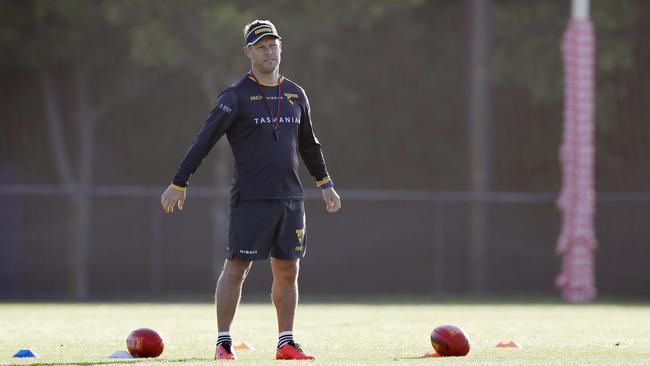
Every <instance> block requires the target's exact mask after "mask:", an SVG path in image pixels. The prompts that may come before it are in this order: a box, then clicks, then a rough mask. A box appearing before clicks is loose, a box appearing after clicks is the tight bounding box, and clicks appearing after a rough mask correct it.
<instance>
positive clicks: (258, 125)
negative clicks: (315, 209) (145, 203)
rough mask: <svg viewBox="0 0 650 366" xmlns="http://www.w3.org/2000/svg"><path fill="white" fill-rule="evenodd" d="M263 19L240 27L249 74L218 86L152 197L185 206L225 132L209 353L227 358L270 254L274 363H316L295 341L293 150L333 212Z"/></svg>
mask: <svg viewBox="0 0 650 366" xmlns="http://www.w3.org/2000/svg"><path fill="white" fill-rule="evenodd" d="M280 40H281V38H280V36H279V35H278V32H277V30H276V28H275V26H274V25H273V24H272V23H271V22H270V21H268V20H255V21H253V22H251V23H250V24H248V25H246V27H244V43H245V47H244V53H245V54H246V56H247V57H248V58H249V59H250V62H251V70H250V72H248V73H247V74H246V75H244V76H243V77H242V78H241V79H239V80H238V81H237V82H235V83H234V84H233V85H232V86H230V87H229V88H227V89H225V90H224V91H223V92H221V94H220V95H219V97H218V98H217V101H216V103H215V106H214V108H213V109H212V111H211V112H210V114H209V116H208V119H207V120H206V121H205V124H204V126H203V128H202V129H201V131H200V132H199V134H198V135H197V136H196V138H195V139H194V141H193V143H192V145H191V146H190V148H189V150H188V151H187V153H186V154H185V157H184V158H183V161H182V162H181V164H180V166H179V168H178V172H177V173H176V176H175V177H174V180H173V183H172V184H171V185H170V186H169V187H168V188H167V189H166V190H165V192H164V193H163V194H162V197H161V198H160V202H161V204H162V207H163V210H165V212H167V213H171V212H173V210H174V207H175V206H177V207H178V208H179V209H181V210H182V209H183V203H184V201H185V194H186V190H187V186H188V181H189V179H190V176H191V175H192V174H193V173H194V172H195V171H196V169H197V168H198V167H199V165H200V164H201V161H202V160H203V158H204V157H205V156H206V155H207V154H208V152H209V151H210V149H212V147H213V146H214V144H215V143H216V142H217V140H219V138H220V137H221V136H223V134H226V136H227V137H228V142H229V143H230V146H231V148H232V151H233V155H234V158H235V172H234V179H233V186H232V190H231V195H230V217H229V224H228V244H227V247H226V262H225V264H224V267H223V271H222V272H221V276H219V280H218V282H217V289H216V296H215V298H216V299H215V300H216V306H217V326H218V330H219V334H218V338H217V346H216V352H215V359H235V354H234V353H233V350H232V338H231V336H230V326H231V324H232V321H233V318H234V316H235V311H236V310H237V306H238V305H239V299H240V297H241V289H242V284H243V283H244V280H245V278H246V275H247V274H248V272H249V270H250V268H251V263H252V261H258V260H266V259H268V258H269V256H271V270H272V272H273V286H272V290H271V291H272V299H273V305H274V306H275V309H276V312H277V317H278V330H279V340H278V348H277V350H276V358H277V359H299V360H310V359H314V357H313V356H310V355H308V354H306V353H305V352H303V351H302V350H301V348H300V346H299V345H298V344H297V343H295V342H294V340H293V320H294V315H295V311H296V307H297V304H298V269H299V261H300V258H302V257H304V255H305V248H306V244H307V241H306V238H307V236H306V231H305V211H304V195H303V191H302V186H301V184H300V180H299V179H298V163H299V161H298V153H300V155H301V156H302V160H303V162H304V163H305V165H306V166H307V169H308V170H309V172H310V173H311V175H312V176H313V177H314V178H315V179H316V186H317V187H320V188H321V190H322V193H323V199H324V200H325V206H326V209H327V211H328V212H330V213H333V212H336V211H338V210H339V209H340V208H341V201H340V199H339V196H338V195H337V194H336V191H334V188H333V183H332V180H331V179H330V177H329V174H328V173H327V168H326V166H325V160H324V158H323V154H322V151H321V146H320V144H319V142H318V139H316V136H315V135H314V132H313V130H312V123H311V118H310V109H309V101H308V100H307V96H306V94H305V92H304V90H303V89H302V88H301V87H300V86H298V85H297V84H296V83H294V82H292V81H290V80H288V79H286V78H284V77H282V76H281V75H280V72H279V66H280V56H281V54H282V42H281V41H280Z"/></svg>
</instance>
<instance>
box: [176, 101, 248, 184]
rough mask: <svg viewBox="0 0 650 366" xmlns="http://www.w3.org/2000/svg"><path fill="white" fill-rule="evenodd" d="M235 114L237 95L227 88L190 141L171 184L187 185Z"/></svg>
mask: <svg viewBox="0 0 650 366" xmlns="http://www.w3.org/2000/svg"><path fill="white" fill-rule="evenodd" d="M236 115H237V95H236V94H235V92H234V91H233V90H232V89H227V90H225V91H224V92H222V93H221V94H220V95H219V97H218V98H217V102H216V103H215V105H214V108H213V109H212V111H211V112H210V114H209V115H208V118H207V119H206V121H205V123H204V124H203V128H202V129H201V131H200V132H199V134H198V135H196V137H195V138H194V141H192V145H190V148H189V149H187V152H186V153H185V157H184V158H183V160H182V161H181V163H180V165H179V167H178V171H177V172H176V176H174V180H173V184H174V185H175V186H177V187H181V188H184V187H187V185H188V184H189V180H190V177H191V176H192V174H194V172H196V170H197V169H198V168H199V166H200V165H201V162H202V161H203V159H204V158H205V157H206V155H208V153H209V152H210V150H212V148H213V147H214V144H216V143H217V141H219V139H220V138H221V136H223V135H224V134H225V133H226V131H227V130H228V128H229V127H230V125H231V124H232V122H233V121H234V120H235V116H236Z"/></svg>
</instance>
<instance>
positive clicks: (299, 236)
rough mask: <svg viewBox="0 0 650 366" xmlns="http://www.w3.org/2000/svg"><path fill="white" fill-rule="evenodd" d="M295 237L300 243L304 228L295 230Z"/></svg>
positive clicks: (303, 235)
mask: <svg viewBox="0 0 650 366" xmlns="http://www.w3.org/2000/svg"><path fill="white" fill-rule="evenodd" d="M296 237H297V238H298V242H299V243H300V244H302V240H303V239H304V238H305V229H298V230H296Z"/></svg>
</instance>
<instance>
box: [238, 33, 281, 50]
mask: <svg viewBox="0 0 650 366" xmlns="http://www.w3.org/2000/svg"><path fill="white" fill-rule="evenodd" d="M264 37H275V38H277V39H282V37H280V36H278V35H277V34H273V33H262V34H260V35H259V36H258V37H256V38H253V40H252V41H250V42H248V44H246V47H248V46H252V45H254V44H255V43H257V42H259V41H260V39H262V38H264Z"/></svg>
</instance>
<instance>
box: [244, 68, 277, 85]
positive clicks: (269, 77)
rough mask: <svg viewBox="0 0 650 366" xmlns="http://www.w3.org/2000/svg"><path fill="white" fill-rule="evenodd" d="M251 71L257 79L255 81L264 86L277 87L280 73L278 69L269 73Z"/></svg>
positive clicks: (253, 69)
mask: <svg viewBox="0 0 650 366" xmlns="http://www.w3.org/2000/svg"><path fill="white" fill-rule="evenodd" d="M251 71H252V72H253V74H254V75H255V77H256V78H257V80H258V81H259V82H260V83H261V84H264V85H278V77H280V71H278V69H275V70H273V72H270V73H268V74H267V73H263V72H260V71H259V70H256V69H255V68H252V69H251Z"/></svg>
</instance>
